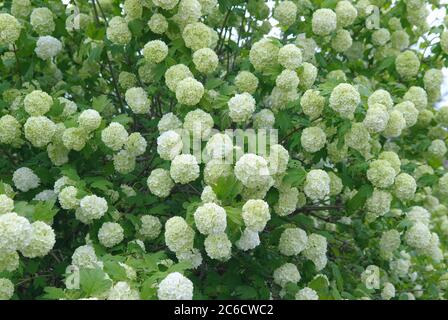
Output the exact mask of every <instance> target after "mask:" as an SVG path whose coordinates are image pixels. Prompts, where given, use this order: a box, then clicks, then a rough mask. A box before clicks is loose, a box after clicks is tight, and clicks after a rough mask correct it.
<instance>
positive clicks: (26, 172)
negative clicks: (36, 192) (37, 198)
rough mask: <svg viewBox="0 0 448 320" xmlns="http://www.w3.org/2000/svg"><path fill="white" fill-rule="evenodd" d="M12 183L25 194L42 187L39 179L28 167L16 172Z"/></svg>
mask: <svg viewBox="0 0 448 320" xmlns="http://www.w3.org/2000/svg"><path fill="white" fill-rule="evenodd" d="M12 182H14V185H15V186H16V188H17V189H19V190H20V191H23V192H27V191H28V190H31V189H35V188H37V187H38V186H39V185H40V179H39V177H38V176H37V175H36V174H35V173H34V172H33V170H31V169H30V168H27V167H22V168H19V169H17V170H16V171H14V173H13V175H12Z"/></svg>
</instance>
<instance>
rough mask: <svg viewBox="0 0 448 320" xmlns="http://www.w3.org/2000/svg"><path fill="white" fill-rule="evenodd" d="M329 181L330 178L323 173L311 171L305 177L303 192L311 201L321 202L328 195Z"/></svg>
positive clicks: (321, 171) (318, 170) (317, 170)
mask: <svg viewBox="0 0 448 320" xmlns="http://www.w3.org/2000/svg"><path fill="white" fill-rule="evenodd" d="M330 181H331V180H330V177H329V176H328V173H326V172H325V171H323V170H320V169H314V170H311V171H310V172H308V173H307V175H306V178H305V186H304V189H303V191H304V192H305V195H306V196H307V197H308V198H310V199H311V200H323V199H324V198H325V197H326V196H328V195H329V194H330Z"/></svg>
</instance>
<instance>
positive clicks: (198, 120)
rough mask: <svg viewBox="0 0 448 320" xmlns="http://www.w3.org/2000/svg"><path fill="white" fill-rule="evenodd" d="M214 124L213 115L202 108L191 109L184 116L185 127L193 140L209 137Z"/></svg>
mask: <svg viewBox="0 0 448 320" xmlns="http://www.w3.org/2000/svg"><path fill="white" fill-rule="evenodd" d="M213 125H214V122H213V118H212V116H211V115H210V114H209V113H207V112H205V111H203V110H202V109H196V110H193V111H190V112H188V113H187V115H186V116H185V118H184V129H186V130H188V132H189V133H190V134H191V135H192V137H193V140H198V139H199V140H200V139H206V138H208V137H209V136H210V133H211V129H212V128H213Z"/></svg>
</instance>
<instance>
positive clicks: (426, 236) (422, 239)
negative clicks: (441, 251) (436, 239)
mask: <svg viewBox="0 0 448 320" xmlns="http://www.w3.org/2000/svg"><path fill="white" fill-rule="evenodd" d="M404 240H405V241H406V243H407V244H408V245H409V246H411V247H413V248H416V249H421V250H423V249H424V248H426V247H427V246H428V245H429V244H430V241H431V231H430V230H429V228H428V227H427V226H426V225H425V224H423V223H421V222H417V223H414V225H413V226H412V227H410V228H409V229H408V230H407V231H406V234H405V236H404Z"/></svg>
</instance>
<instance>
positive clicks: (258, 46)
mask: <svg viewBox="0 0 448 320" xmlns="http://www.w3.org/2000/svg"><path fill="white" fill-rule="evenodd" d="M278 52H279V48H278V47H277V46H276V45H275V44H273V43H272V42H271V41H270V40H269V39H261V40H260V41H257V42H255V43H254V44H253V45H252V48H251V49H250V52H249V61H250V63H251V64H252V65H253V66H254V68H255V70H257V71H263V70H265V69H267V68H269V67H271V66H273V65H274V64H275V62H277V58H278Z"/></svg>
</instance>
